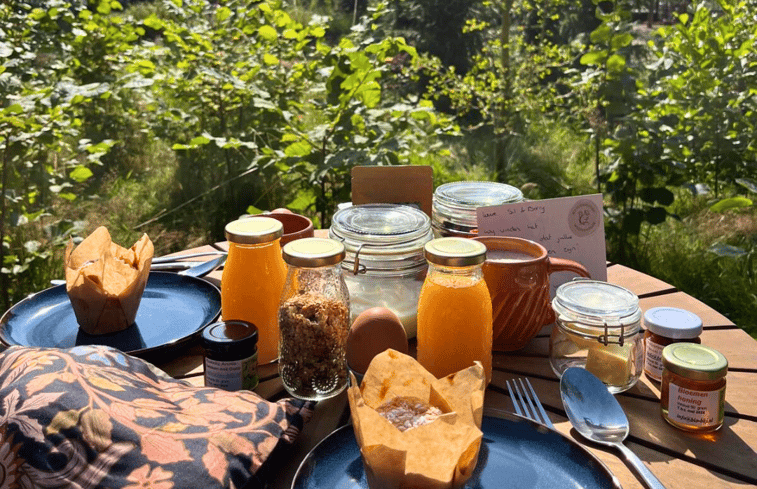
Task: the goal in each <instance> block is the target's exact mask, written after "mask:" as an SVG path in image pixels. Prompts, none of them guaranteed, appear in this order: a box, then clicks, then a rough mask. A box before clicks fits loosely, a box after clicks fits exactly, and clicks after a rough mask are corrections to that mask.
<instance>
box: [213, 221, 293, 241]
mask: <svg viewBox="0 0 757 489" xmlns="http://www.w3.org/2000/svg"><path fill="white" fill-rule="evenodd" d="M224 231H225V234H226V240H228V241H231V242H232V243H239V244H259V243H268V242H269V241H273V240H275V239H279V238H280V237H281V236H282V235H283V234H284V225H283V224H281V221H277V220H276V219H273V218H271V217H256V218H255V219H249V218H248V219H245V218H242V219H237V220H236V221H231V222H230V223H228V224H227V225H226V228H225V229H224Z"/></svg>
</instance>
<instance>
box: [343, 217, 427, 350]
mask: <svg viewBox="0 0 757 489" xmlns="http://www.w3.org/2000/svg"><path fill="white" fill-rule="evenodd" d="M329 237H330V238H331V239H335V240H339V241H341V242H342V243H344V247H345V249H346V250H347V256H346V258H345V259H344V261H343V262H342V268H343V269H344V279H345V282H347V287H348V288H349V291H350V312H351V316H352V320H353V321H354V320H355V318H356V317H357V316H358V315H359V314H360V313H361V312H363V311H365V310H366V309H369V308H371V307H377V306H381V307H386V308H388V309H391V310H392V311H394V313H396V314H397V316H398V317H399V318H400V321H402V325H403V326H404V327H405V332H406V333H407V336H408V338H413V337H415V333H416V329H417V314H418V296H419V295H420V291H421V286H422V285H423V280H424V279H425V277H426V271H427V270H428V264H427V262H426V259H425V258H424V256H423V245H425V244H426V243H427V242H428V241H430V240H431V239H432V238H433V233H432V232H431V220H430V219H429V217H428V216H427V215H426V214H425V213H424V212H423V211H421V210H419V209H417V208H415V207H411V206H406V205H398V204H364V205H353V206H351V207H347V208H344V209H341V210H339V211H337V212H336V214H334V217H333V218H332V221H331V227H330V228H329Z"/></svg>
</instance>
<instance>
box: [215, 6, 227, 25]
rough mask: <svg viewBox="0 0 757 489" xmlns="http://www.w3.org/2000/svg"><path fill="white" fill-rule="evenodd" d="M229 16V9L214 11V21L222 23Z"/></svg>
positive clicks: (222, 8)
mask: <svg viewBox="0 0 757 489" xmlns="http://www.w3.org/2000/svg"><path fill="white" fill-rule="evenodd" d="M230 16H231V9H230V8H229V7H221V8H219V9H217V10H216V20H218V21H219V22H223V21H224V20H226V19H228V18H229V17H230Z"/></svg>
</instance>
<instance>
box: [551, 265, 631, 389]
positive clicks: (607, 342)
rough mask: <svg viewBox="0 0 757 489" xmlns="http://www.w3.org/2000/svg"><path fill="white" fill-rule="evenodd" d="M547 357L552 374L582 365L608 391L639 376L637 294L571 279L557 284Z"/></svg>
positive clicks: (612, 286) (600, 283)
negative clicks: (553, 320) (554, 318)
mask: <svg viewBox="0 0 757 489" xmlns="http://www.w3.org/2000/svg"><path fill="white" fill-rule="evenodd" d="M552 309H553V310H554V311H555V316H556V318H557V319H556V321H555V327H554V328H553V329H552V334H551V336H550V341H549V360H550V365H551V366H552V370H554V372H555V374H557V375H558V376H561V375H562V373H563V372H564V371H565V370H566V369H567V368H569V367H583V368H585V369H586V370H588V371H590V372H591V373H593V374H594V375H596V376H597V377H598V378H599V379H600V380H602V381H603V382H604V383H605V385H607V387H608V389H609V390H610V392H612V393H617V392H623V391H625V390H628V389H630V388H631V387H633V385H634V384H636V382H637V381H638V380H639V377H640V375H641V372H642V369H643V367H644V347H643V336H642V334H641V309H640V308H639V298H638V297H637V296H636V294H634V293H633V292H631V291H630V290H627V289H625V288H623V287H620V286H618V285H614V284H610V283H607V282H602V281H599V280H587V279H576V280H573V281H571V282H567V283H565V284H562V285H561V286H559V287H558V288H557V292H556V293H555V298H554V299H553V300H552Z"/></svg>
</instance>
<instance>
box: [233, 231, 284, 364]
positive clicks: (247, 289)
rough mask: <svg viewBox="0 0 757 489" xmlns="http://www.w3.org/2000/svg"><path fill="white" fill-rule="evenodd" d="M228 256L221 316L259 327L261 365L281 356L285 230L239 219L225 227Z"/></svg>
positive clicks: (259, 360) (259, 361) (259, 359)
mask: <svg viewBox="0 0 757 489" xmlns="http://www.w3.org/2000/svg"><path fill="white" fill-rule="evenodd" d="M225 231H226V239H227V240H228V241H229V257H228V259H227V260H226V265H225V266H224V268H223V275H222V276H221V316H222V317H223V319H224V321H230V320H235V319H238V320H242V321H247V322H250V323H252V324H254V325H255V326H257V328H258V363H260V364H264V363H269V362H272V361H274V360H276V358H277V357H278V345H279V323H278V311H279V300H280V299H281V292H282V290H283V289H284V280H286V264H285V263H284V260H283V258H282V256H281V246H280V244H279V242H280V238H281V235H282V234H283V232H284V228H283V226H282V224H281V222H279V221H277V220H276V219H272V218H270V217H257V218H255V219H238V220H236V221H232V222H230V223H229V224H227V225H226V229H225Z"/></svg>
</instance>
